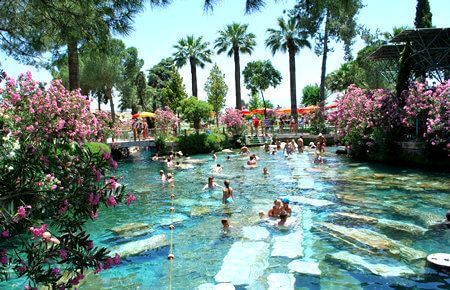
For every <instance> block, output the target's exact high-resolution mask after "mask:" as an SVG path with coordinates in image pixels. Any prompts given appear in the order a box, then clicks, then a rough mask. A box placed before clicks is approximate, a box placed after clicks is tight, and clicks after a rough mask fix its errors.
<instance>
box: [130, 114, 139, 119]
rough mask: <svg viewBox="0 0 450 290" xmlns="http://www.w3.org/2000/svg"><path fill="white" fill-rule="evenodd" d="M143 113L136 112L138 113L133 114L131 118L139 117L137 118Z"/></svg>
mask: <svg viewBox="0 0 450 290" xmlns="http://www.w3.org/2000/svg"><path fill="white" fill-rule="evenodd" d="M140 114H141V113H136V114H133V115H132V116H131V118H132V119H137V118H139V115H140Z"/></svg>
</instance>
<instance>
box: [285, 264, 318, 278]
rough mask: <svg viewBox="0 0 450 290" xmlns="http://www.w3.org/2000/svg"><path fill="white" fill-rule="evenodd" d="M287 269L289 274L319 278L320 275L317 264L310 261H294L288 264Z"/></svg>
mask: <svg viewBox="0 0 450 290" xmlns="http://www.w3.org/2000/svg"><path fill="white" fill-rule="evenodd" d="M288 269H289V271H290V272H296V273H300V274H306V275H313V276H320V275H321V274H322V272H321V271H320V269H319V263H317V262H312V261H301V260H294V261H292V262H290V263H289V264H288Z"/></svg>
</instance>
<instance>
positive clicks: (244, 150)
mask: <svg viewBox="0 0 450 290" xmlns="http://www.w3.org/2000/svg"><path fill="white" fill-rule="evenodd" d="M248 153H249V151H248V147H247V146H245V145H244V146H242V148H241V151H240V152H239V154H243V155H246V154H248Z"/></svg>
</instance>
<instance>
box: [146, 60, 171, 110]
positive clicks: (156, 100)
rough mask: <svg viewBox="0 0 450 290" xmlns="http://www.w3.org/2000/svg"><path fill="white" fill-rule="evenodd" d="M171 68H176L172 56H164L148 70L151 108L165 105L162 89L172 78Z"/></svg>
mask: <svg viewBox="0 0 450 290" xmlns="http://www.w3.org/2000/svg"><path fill="white" fill-rule="evenodd" d="M173 70H176V67H175V63H174V61H173V59H172V58H170V57H168V58H164V59H162V60H161V61H160V62H159V63H157V64H156V65H154V66H153V67H152V68H151V69H150V70H149V71H148V85H149V86H150V87H151V95H152V99H153V101H152V109H153V112H155V111H156V109H157V108H158V107H165V106H167V104H166V103H165V100H163V95H162V90H163V89H164V88H165V87H166V84H167V82H168V81H169V80H170V79H171V78H172V74H173Z"/></svg>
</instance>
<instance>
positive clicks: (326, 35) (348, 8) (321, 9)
mask: <svg viewBox="0 0 450 290" xmlns="http://www.w3.org/2000/svg"><path fill="white" fill-rule="evenodd" d="M361 8H362V3H361V0H316V1H311V0H298V1H297V5H295V7H294V9H293V10H291V14H292V15H293V16H294V17H296V18H297V20H298V21H299V23H300V26H301V27H305V28H306V29H307V30H308V33H309V34H310V36H311V37H313V38H314V39H315V41H316V47H315V51H316V54H317V55H322V69H321V75H320V98H321V104H322V105H323V103H324V100H325V76H326V69H327V57H328V52H329V51H330V46H329V44H330V41H331V40H334V41H336V42H339V41H342V42H343V43H344V50H345V54H346V56H345V57H346V59H347V60H349V59H351V58H352V57H351V45H352V42H353V38H354V37H355V36H356V34H357V29H356V28H357V27H356V26H357V25H356V15H357V14H358V12H359V10H360V9H361Z"/></svg>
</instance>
